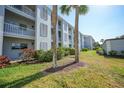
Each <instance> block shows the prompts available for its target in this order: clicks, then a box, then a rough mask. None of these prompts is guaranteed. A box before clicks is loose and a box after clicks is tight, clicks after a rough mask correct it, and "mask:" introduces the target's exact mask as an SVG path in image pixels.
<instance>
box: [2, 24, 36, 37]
mask: <svg viewBox="0 0 124 93" xmlns="http://www.w3.org/2000/svg"><path fill="white" fill-rule="evenodd" d="M4 33H7V34H12V35H18V36H32V37H34V36H35V32H34V30H33V29H29V28H24V27H21V26H18V25H14V24H10V23H5V24H4Z"/></svg>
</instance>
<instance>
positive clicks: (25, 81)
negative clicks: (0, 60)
mask: <svg viewBox="0 0 124 93" xmlns="http://www.w3.org/2000/svg"><path fill="white" fill-rule="evenodd" d="M74 64H77V63H76V62H71V63H69V64H66V65H63V66H58V67H57V68H56V69H53V68H52V67H51V68H48V69H45V70H43V71H41V72H38V73H35V74H33V75H30V76H27V77H24V78H21V79H18V80H15V81H12V82H8V83H5V84H2V85H0V87H1V88H19V87H23V86H24V85H26V84H28V83H30V82H32V81H34V80H37V79H39V78H42V77H45V76H47V75H49V74H52V73H55V72H58V71H61V70H63V69H64V68H66V67H69V66H71V65H74ZM44 72H45V73H44Z"/></svg>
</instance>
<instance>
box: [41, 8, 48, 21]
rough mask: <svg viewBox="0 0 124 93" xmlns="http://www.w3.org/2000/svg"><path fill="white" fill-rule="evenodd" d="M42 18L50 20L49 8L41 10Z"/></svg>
mask: <svg viewBox="0 0 124 93" xmlns="http://www.w3.org/2000/svg"><path fill="white" fill-rule="evenodd" d="M40 16H41V18H42V19H44V20H47V19H48V10H47V7H42V8H41V10H40Z"/></svg>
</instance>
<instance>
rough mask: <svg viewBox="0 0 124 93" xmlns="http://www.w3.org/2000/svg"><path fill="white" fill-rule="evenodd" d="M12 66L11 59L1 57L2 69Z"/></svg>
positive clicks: (0, 66)
mask: <svg viewBox="0 0 124 93" xmlns="http://www.w3.org/2000/svg"><path fill="white" fill-rule="evenodd" d="M9 64H10V59H9V58H8V57H6V56H0V68H3V67H5V66H7V65H9Z"/></svg>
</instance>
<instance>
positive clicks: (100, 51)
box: [96, 48, 104, 55]
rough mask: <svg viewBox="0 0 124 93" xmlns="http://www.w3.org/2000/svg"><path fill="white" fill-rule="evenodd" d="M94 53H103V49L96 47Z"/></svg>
mask: <svg viewBox="0 0 124 93" xmlns="http://www.w3.org/2000/svg"><path fill="white" fill-rule="evenodd" d="M96 53H97V54H100V55H103V54H104V51H103V49H102V48H98V49H97V50H96Z"/></svg>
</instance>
